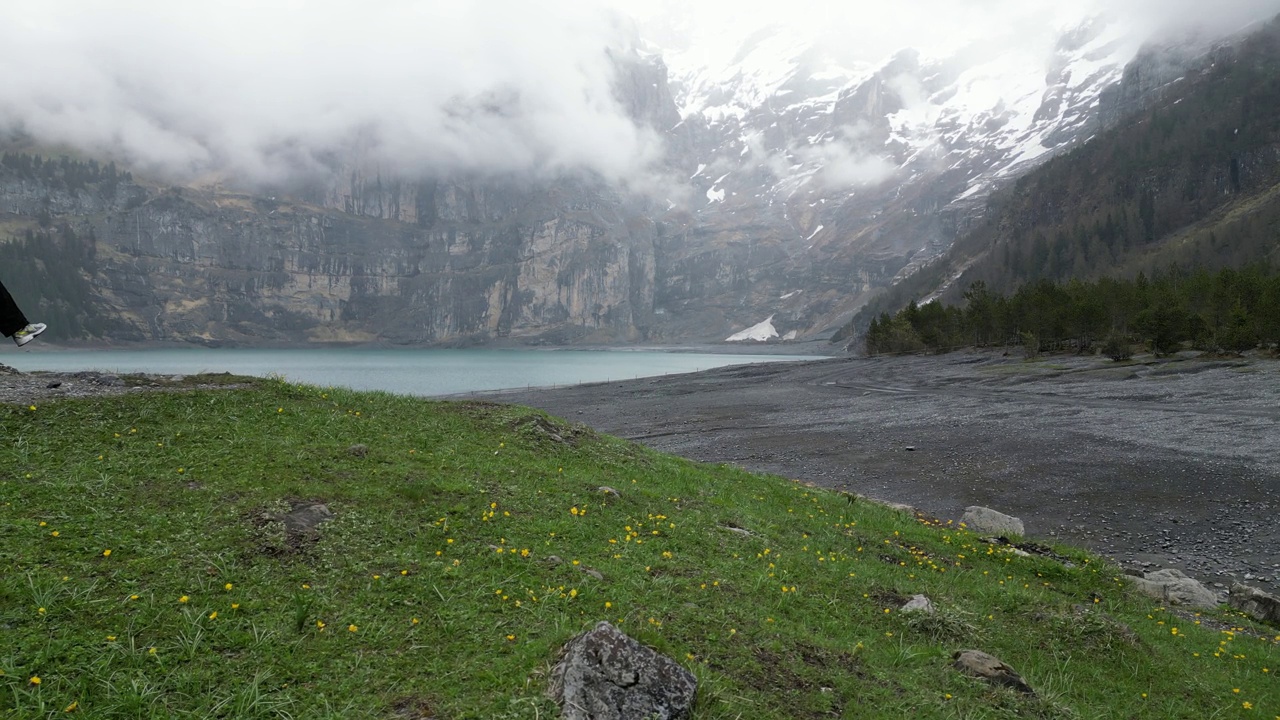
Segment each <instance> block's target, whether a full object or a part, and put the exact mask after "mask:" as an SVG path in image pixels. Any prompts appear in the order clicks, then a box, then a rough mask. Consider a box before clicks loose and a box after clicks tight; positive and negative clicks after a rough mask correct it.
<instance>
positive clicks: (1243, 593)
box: [1227, 583, 1280, 625]
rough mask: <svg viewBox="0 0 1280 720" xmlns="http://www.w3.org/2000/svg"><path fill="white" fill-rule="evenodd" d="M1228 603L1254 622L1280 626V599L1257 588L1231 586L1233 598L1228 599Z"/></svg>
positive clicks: (1237, 584) (1243, 585)
mask: <svg viewBox="0 0 1280 720" xmlns="http://www.w3.org/2000/svg"><path fill="white" fill-rule="evenodd" d="M1227 602H1228V603H1229V604H1230V605H1231V607H1233V608H1235V609H1236V610H1239V611H1240V612H1242V613H1244V614H1246V615H1248V616H1249V617H1251V618H1253V619H1254V620H1257V621H1259V622H1268V623H1274V624H1278V625H1280V597H1276V596H1275V595H1271V594H1268V593H1265V592H1263V591H1261V590H1259V589H1258V588H1256V587H1251V586H1249V585H1245V584H1243V583H1235V584H1233V585H1232V586H1231V596H1230V597H1229V598H1227Z"/></svg>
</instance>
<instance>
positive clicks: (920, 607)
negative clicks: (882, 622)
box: [900, 595, 937, 615]
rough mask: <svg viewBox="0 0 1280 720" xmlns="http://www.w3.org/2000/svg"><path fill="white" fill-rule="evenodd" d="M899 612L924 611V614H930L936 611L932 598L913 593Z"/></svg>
mask: <svg viewBox="0 0 1280 720" xmlns="http://www.w3.org/2000/svg"><path fill="white" fill-rule="evenodd" d="M900 612H904V613H917V612H918V613H924V614H925V615H932V614H934V613H935V612H937V611H936V610H935V609H934V607H933V601H932V600H930V599H929V598H927V597H925V596H924V595H913V596H911V599H910V600H908V601H907V604H906V605H903V606H902V610H901V611H900Z"/></svg>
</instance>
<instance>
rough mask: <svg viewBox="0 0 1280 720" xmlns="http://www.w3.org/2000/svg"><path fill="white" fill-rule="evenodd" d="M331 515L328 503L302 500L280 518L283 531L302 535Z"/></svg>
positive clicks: (325, 520) (328, 518) (327, 519)
mask: <svg viewBox="0 0 1280 720" xmlns="http://www.w3.org/2000/svg"><path fill="white" fill-rule="evenodd" d="M332 517H333V511H332V510H330V509H329V506H328V505H325V504H324V503H318V502H303V503H298V504H296V505H294V506H293V509H292V510H290V511H289V512H288V513H286V514H285V515H284V517H282V518H280V520H281V521H283V522H284V528H285V531H286V532H287V533H288V534H289V535H291V536H292V535H303V534H306V533H309V532H311V531H312V530H315V529H316V526H317V525H319V524H320V523H323V522H328V521H329V520H330V519H331V518H332Z"/></svg>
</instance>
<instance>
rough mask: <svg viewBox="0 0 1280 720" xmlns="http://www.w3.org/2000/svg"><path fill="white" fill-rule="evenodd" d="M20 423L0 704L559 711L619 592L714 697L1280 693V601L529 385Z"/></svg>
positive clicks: (83, 406)
mask: <svg viewBox="0 0 1280 720" xmlns="http://www.w3.org/2000/svg"><path fill="white" fill-rule="evenodd" d="M0 438H3V439H2V440H0V690H2V691H0V715H3V716H4V717H15V718H35V717H46V716H52V715H62V714H63V713H64V711H65V710H68V709H70V710H71V712H72V713H76V714H79V715H81V716H85V717H112V718H114V717H138V718H152V717H228V718H256V717H295V718H313V717H334V718H337V717H342V718H348V717H370V718H391V717H410V718H449V719H451V720H456V719H460V718H531V719H537V718H549V717H554V716H555V708H554V706H553V705H552V704H551V703H550V702H549V701H548V700H546V699H545V698H544V697H543V691H544V689H545V687H546V682H547V677H548V674H549V670H550V667H551V665H552V663H553V662H554V660H555V658H556V654H557V651H558V650H559V648H560V646H561V645H562V644H563V643H564V642H565V641H566V640H568V639H569V638H570V637H572V636H573V635H575V634H577V633H578V632H580V631H582V630H584V629H586V628H589V627H591V626H592V625H593V624H594V623H595V622H597V621H599V620H609V621H611V622H613V623H615V624H616V625H618V626H619V627H620V628H621V629H623V630H624V631H625V632H628V633H630V634H631V635H633V636H635V637H637V638H638V639H640V640H641V641H643V642H645V643H648V644H650V645H653V646H655V647H656V648H658V649H659V650H661V651H663V652H665V653H667V654H669V655H671V656H672V657H674V658H676V659H677V660H678V661H680V662H681V663H682V664H684V665H685V666H686V667H688V668H689V669H690V670H691V671H692V672H694V673H695V674H696V675H697V677H698V679H699V681H700V687H699V691H698V704H697V707H696V711H695V717H696V718H700V719H703V718H705V719H710V718H831V717H845V718H855V717H857V718H867V717H882V718H902V717H919V718H959V717H964V718H1015V717H1018V718H1021V717H1034V718H1101V717H1125V718H1160V719H1167V718H1204V717H1259V718H1271V717H1275V716H1277V715H1280V682H1277V675H1280V630H1277V629H1276V628H1265V627H1258V626H1254V625H1252V624H1250V623H1249V622H1248V621H1246V620H1244V619H1242V618H1241V617H1240V616H1238V615H1236V614H1233V613H1229V612H1226V611H1225V610H1224V611H1219V612H1215V613H1205V614H1203V615H1198V614H1195V613H1191V612H1181V611H1177V612H1175V611H1170V610H1165V609H1163V608H1161V607H1158V606H1157V605H1155V604H1153V603H1152V602H1151V601H1150V600H1146V599H1143V598H1141V597H1138V596H1136V595H1135V594H1134V593H1133V591H1131V590H1130V589H1129V588H1128V587H1127V586H1126V583H1125V582H1124V581H1123V580H1122V579H1120V576H1119V573H1118V571H1117V569H1116V568H1115V567H1113V566H1111V565H1110V564H1108V563H1107V562H1105V561H1103V560H1101V559H1099V558H1096V557H1090V556H1088V555H1086V554H1085V553H1082V552H1080V551H1077V550H1074V549H1070V548H1055V551H1056V553H1058V554H1060V555H1061V556H1062V557H1063V558H1065V559H1067V560H1069V564H1064V563H1063V562H1060V561H1059V560H1055V559H1052V558H1050V557H1045V556H1039V555H1033V556H1029V557H1023V556H1019V555H1017V554H1014V553H1013V552H1011V551H1010V550H1009V549H1008V548H1005V547H999V546H994V545H988V544H985V543H983V542H981V541H980V540H979V539H978V538H977V537H976V536H974V535H973V534H971V533H969V532H967V531H966V530H964V529H963V528H960V527H956V526H953V525H951V524H950V523H947V522H943V521H935V520H931V519H928V518H917V517H912V516H910V515H908V514H905V513H901V512H897V511H893V510H890V509H887V508H884V507H880V506H878V505H873V504H869V503H866V502H863V501H859V500H856V499H853V498H851V497H849V496H846V495H842V494H839V493H835V492H829V491H825V490H821V489H817V488H813V487H807V486H804V485H801V484H798V483H794V482H790V481H787V480H784V479H780V478H775V477H765V476H759V475H753V474H749V473H746V472H743V471H741V470H738V469H735V468H731V467H722V466H714V467H713V466H707V465H700V464H697V463H692V462H688V461H685V460H681V459H678V458H674V457H670V456H665V455H661V454H658V453H655V452H651V451H649V450H646V449H644V448H641V447H639V446H637V445H634V444H630V443H627V442H624V441H622V440H619V439H616V438H611V437H606V436H601V435H598V434H596V433H594V432H592V431H590V430H588V429H586V428H583V427H580V426H569V425H566V424H564V423H562V422H561V421H558V420H555V419H551V418H547V417H546V416H544V415H542V414H540V413H538V412H536V411H533V410H529V409H524V408H518V407H508V406H501V405H493V404H487V403H479V402H454V403H448V402H427V401H422V400H415V399H410V398H402V397H396V396H391V395H386V394H375V393H355V392H348V391H340V390H324V389H318V388H313V387H303V386H294V385H289V384H286V383H283V382H277V381H263V382H257V383H254V384H253V386H252V387H249V388H247V389H230V390H199V391H191V392H179V393H169V392H139V393H133V394H130V395H126V396H121V397H114V398H102V399H90V400H66V401H60V402H56V403H52V404H48V405H42V406H29V407H14V406H0ZM602 487H607V488H610V489H611V490H612V491H609V490H601V488H602ZM316 502H322V503H324V504H325V506H326V507H327V508H328V509H329V510H330V511H331V512H332V517H331V518H329V519H328V521H327V522H324V523H322V524H319V525H318V526H316V527H315V529H314V530H310V531H307V530H300V529H298V528H296V527H292V526H291V523H292V521H289V523H286V522H285V520H284V518H285V516H286V515H288V514H289V513H290V512H291V511H292V510H294V509H296V508H304V509H305V508H306V507H308V506H307V505H306V503H316ZM317 513H318V511H315V512H313V515H316V514H317ZM916 593H924V594H926V595H928V596H929V597H930V598H932V599H933V601H934V602H935V603H936V604H937V606H938V608H939V612H938V613H937V614H936V615H933V616H923V615H916V616H904V615H902V614H901V613H899V612H898V608H899V607H900V606H901V604H902V603H903V602H904V601H905V600H906V599H907V598H908V597H909V596H911V595H914V594H916ZM966 648H978V649H982V650H985V651H987V652H990V653H992V654H995V655H997V656H999V657H1000V658H1002V659H1003V660H1005V661H1006V662H1008V663H1009V664H1011V665H1012V666H1014V667H1015V668H1016V669H1017V670H1018V671H1019V672H1021V673H1022V675H1023V676H1024V677H1025V678H1026V679H1027V681H1028V682H1029V683H1030V684H1031V686H1032V687H1033V688H1035V689H1036V690H1037V695H1035V696H1024V695H1020V694H1018V693H1016V692H1014V691H1012V690H1008V689H997V688H992V687H990V686H987V685H985V684H983V683H981V682H979V681H976V680H973V679H970V678H967V677H965V676H962V675H960V674H959V673H957V672H956V671H955V670H953V669H951V667H950V662H951V654H952V652H954V651H956V650H959V649H966Z"/></svg>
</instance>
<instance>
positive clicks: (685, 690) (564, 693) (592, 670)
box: [547, 622, 698, 720]
mask: <svg viewBox="0 0 1280 720" xmlns="http://www.w3.org/2000/svg"><path fill="white" fill-rule="evenodd" d="M697 691H698V680H697V678H695V677H694V676H693V673H690V672H689V671H688V670H685V669H684V668H683V667H680V665H679V664H678V663H676V661H674V660H672V659H671V658H669V657H666V656H665V655H661V654H659V653H658V652H657V651H655V650H653V649H652V648H648V647H645V646H644V645H641V644H640V643H639V642H637V641H636V640H634V639H632V638H631V637H628V636H627V635H626V634H624V633H623V632H621V631H620V630H618V629H617V628H615V627H614V626H613V625H610V624H609V623H607V622H601V623H598V624H597V625H596V626H595V628H594V629H592V630H589V631H587V632H585V633H583V634H581V635H579V636H577V637H575V638H574V639H572V640H570V641H569V642H568V643H567V644H566V645H565V646H564V651H563V652H562V653H561V656H560V661H559V662H558V663H557V664H556V666H555V669H553V670H552V671H551V685H550V687H549V688H548V691H547V694H548V695H549V696H550V697H551V699H552V700H554V701H555V702H556V704H558V705H559V706H560V717H561V718H564V720H638V719H639V718H657V719H658V720H678V719H681V718H688V717H689V714H690V710H691V708H692V707H693V700H694V696H695V695H696V693H697Z"/></svg>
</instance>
